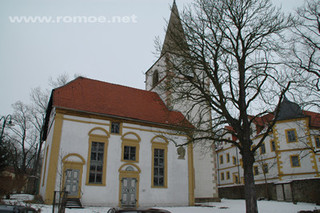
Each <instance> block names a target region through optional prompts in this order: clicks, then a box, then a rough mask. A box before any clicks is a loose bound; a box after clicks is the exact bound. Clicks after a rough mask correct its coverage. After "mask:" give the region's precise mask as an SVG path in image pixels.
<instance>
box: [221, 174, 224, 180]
mask: <svg viewBox="0 0 320 213" xmlns="http://www.w3.org/2000/svg"><path fill="white" fill-rule="evenodd" d="M221 180H224V173H223V172H221Z"/></svg>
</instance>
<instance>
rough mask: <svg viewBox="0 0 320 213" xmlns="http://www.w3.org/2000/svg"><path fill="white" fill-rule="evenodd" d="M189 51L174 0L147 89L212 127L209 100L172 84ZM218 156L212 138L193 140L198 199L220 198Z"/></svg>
mask: <svg viewBox="0 0 320 213" xmlns="http://www.w3.org/2000/svg"><path fill="white" fill-rule="evenodd" d="M180 52H181V54H180ZM187 52H188V45H187V41H186V37H185V34H184V30H183V25H182V22H181V19H180V15H179V11H178V8H177V4H176V1H175V0H174V2H173V4H172V7H171V15H170V19H169V22H168V26H167V31H166V36H165V39H164V42H163V45H162V49H161V54H160V57H159V59H158V60H157V61H156V62H155V63H154V64H153V65H152V66H151V68H150V69H149V70H148V71H147V72H146V90H148V91H153V92H156V93H158V94H159V96H160V97H161V99H162V100H163V101H164V103H165V104H166V105H167V107H168V108H169V109H171V110H175V111H180V112H181V113H183V114H184V115H185V117H186V118H187V119H188V120H189V121H190V122H191V123H192V124H193V125H194V126H198V125H197V124H198V123H200V122H199V121H201V120H205V121H208V122H203V123H202V124H201V125H200V128H203V129H209V128H210V124H211V123H210V117H211V114H210V113H211V112H210V110H207V109H208V108H207V107H206V103H202V104H195V103H194V102H192V100H191V99H190V100H189V99H188V98H187V96H188V95H185V96H183V97H182V96H180V95H179V94H178V93H177V92H176V91H177V90H175V89H173V87H172V84H174V83H175V82H177V81H179V77H178V76H177V75H176V74H174V73H175V72H174V69H175V68H174V67H175V66H174V65H173V63H175V61H178V58H179V57H178V56H177V55H179V56H181V57H182V56H183V54H186V53H187ZM185 94H186V93H185ZM199 112H201V113H199ZM203 112H206V113H203ZM215 159H216V153H215V149H214V145H212V141H209V140H200V141H197V142H195V143H193V161H194V162H193V165H194V180H195V181H194V182H195V183H194V197H195V202H202V201H203V202H208V201H216V200H217V199H219V198H218V185H217V172H216V170H217V168H216V160H215Z"/></svg>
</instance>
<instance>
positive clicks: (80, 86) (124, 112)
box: [51, 77, 193, 128]
mask: <svg viewBox="0 0 320 213" xmlns="http://www.w3.org/2000/svg"><path fill="white" fill-rule="evenodd" d="M51 99H52V100H51V102H52V103H51V105H52V107H56V108H62V109H69V110H74V111H80V112H86V113H94V114H99V115H104V116H111V117H115V118H119V119H130V120H134V121H139V122H147V123H153V124H158V125H166V126H172V127H180V128H181V127H182V128H192V127H193V126H192V125H191V124H190V123H189V122H188V121H187V120H186V119H185V117H184V116H183V115H182V113H180V112H177V111H170V110H169V109H168V108H167V107H166V106H165V104H164V103H163V101H162V100H161V98H160V97H159V95H158V94H157V93H155V92H150V91H145V90H140V89H135V88H131V87H126V86H121V85H116V84H111V83H107V82H102V81H97V80H92V79H88V78H84V77H79V78H77V79H75V80H73V81H71V82H70V83H68V84H66V85H65V86H62V87H59V88H57V89H54V90H53V91H52V95H51Z"/></svg>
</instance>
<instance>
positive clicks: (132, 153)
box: [123, 146, 136, 161]
mask: <svg viewBox="0 0 320 213" xmlns="http://www.w3.org/2000/svg"><path fill="white" fill-rule="evenodd" d="M123 159H124V160H132V161H135V160H136V147H135V146H124V151H123Z"/></svg>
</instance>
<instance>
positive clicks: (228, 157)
mask: <svg viewBox="0 0 320 213" xmlns="http://www.w3.org/2000/svg"><path fill="white" fill-rule="evenodd" d="M226 161H227V163H230V154H229V153H227V156H226Z"/></svg>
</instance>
